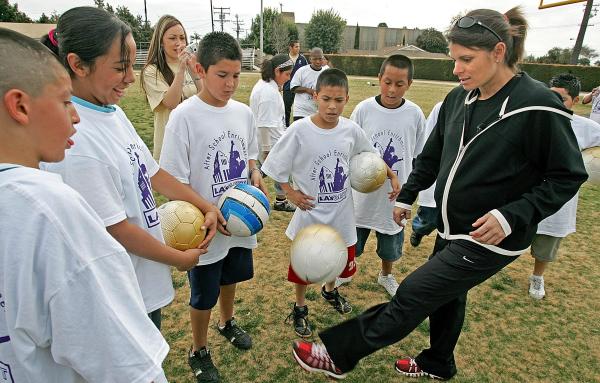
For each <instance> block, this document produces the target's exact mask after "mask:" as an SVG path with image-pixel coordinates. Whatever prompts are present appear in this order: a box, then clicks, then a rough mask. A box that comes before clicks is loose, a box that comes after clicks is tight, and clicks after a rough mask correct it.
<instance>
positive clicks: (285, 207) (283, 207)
mask: <svg viewBox="0 0 600 383" xmlns="http://www.w3.org/2000/svg"><path fill="white" fill-rule="evenodd" d="M273 210H278V211H286V212H288V213H293V212H295V211H296V205H294V204H293V203H291V202H290V201H288V200H287V199H286V200H283V201H279V200H276V201H275V202H273Z"/></svg>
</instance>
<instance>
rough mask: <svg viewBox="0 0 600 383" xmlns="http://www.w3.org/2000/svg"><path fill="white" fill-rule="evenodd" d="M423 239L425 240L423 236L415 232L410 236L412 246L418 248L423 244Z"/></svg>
mask: <svg viewBox="0 0 600 383" xmlns="http://www.w3.org/2000/svg"><path fill="white" fill-rule="evenodd" d="M422 239H423V235H422V234H417V233H415V232H414V231H413V232H412V234H411V235H410V244H411V245H412V247H417V246H419V244H420V243H421V240H422Z"/></svg>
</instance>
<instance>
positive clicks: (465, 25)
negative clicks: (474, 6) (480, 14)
mask: <svg viewBox="0 0 600 383" xmlns="http://www.w3.org/2000/svg"><path fill="white" fill-rule="evenodd" d="M456 25H457V26H458V27H459V28H462V29H469V28H471V27H472V26H473V25H479V26H480V27H482V28H485V29H487V30H488V31H490V32H492V33H493V34H494V36H496V38H497V39H498V41H500V42H502V38H501V37H500V35H498V34H497V33H496V32H494V30H493V29H492V28H490V27H488V26H487V25H485V24H484V23H482V22H481V21H479V20H477V19H476V18H474V17H471V16H463V17H461V18H460V19H458V21H457V22H456Z"/></svg>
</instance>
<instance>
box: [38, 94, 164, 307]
mask: <svg viewBox="0 0 600 383" xmlns="http://www.w3.org/2000/svg"><path fill="white" fill-rule="evenodd" d="M73 101H74V105H75V108H76V109H77V113H79V117H80V118H81V122H80V123H79V124H77V125H76V129H77V133H76V134H75V135H74V136H73V141H74V142H75V145H73V147H72V148H71V149H70V150H68V151H67V154H66V157H65V159H64V160H63V161H62V162H59V163H56V164H44V168H45V169H46V170H48V171H51V172H54V173H58V174H60V175H61V176H62V177H63V180H64V181H65V183H66V184H67V185H69V186H71V187H72V188H73V189H75V190H77V191H78V192H79V193H80V194H81V195H82V196H83V198H85V200H86V201H87V202H88V203H89V204H90V205H91V206H92V208H94V210H95V211H96V213H97V214H98V215H99V216H100V218H101V219H102V221H103V222H104V226H111V225H114V224H116V223H119V222H121V221H123V220H125V219H127V221H129V222H130V223H132V224H135V225H137V226H139V227H141V228H142V229H144V230H146V231H147V232H148V233H149V234H151V235H152V236H153V237H154V238H156V239H158V240H159V241H161V242H164V239H163V236H162V231H161V227H160V220H159V218H158V212H157V210H156V203H155V201H154V196H153V194H152V185H151V183H150V178H151V177H152V176H154V174H156V172H158V170H159V167H158V164H157V163H156V161H155V160H154V158H153V157H152V154H151V153H150V151H149V150H148V148H147V147H146V144H144V142H143V141H142V139H141V138H140V136H139V135H138V134H137V132H136V131H135V129H134V128H133V126H132V125H131V122H130V121H129V120H128V119H127V116H126V115H125V113H124V112H123V110H121V108H119V107H118V106H109V107H99V106H96V105H93V104H90V103H88V102H86V101H84V100H81V99H79V98H77V97H74V98H73ZM129 255H130V256H131V262H132V263H133V268H134V269H135V273H136V276H137V279H138V283H139V285H140V289H141V291H142V296H143V297H144V303H145V304H146V309H147V310H148V312H152V311H154V310H156V309H159V308H161V307H164V306H166V305H168V304H169V303H170V302H171V301H172V300H173V298H174V296H175V290H174V289H173V283H172V281H171V270H170V267H169V266H168V265H165V264H162V263H158V262H154V261H151V260H149V259H146V258H142V257H138V256H137V255H135V254H132V253H129Z"/></svg>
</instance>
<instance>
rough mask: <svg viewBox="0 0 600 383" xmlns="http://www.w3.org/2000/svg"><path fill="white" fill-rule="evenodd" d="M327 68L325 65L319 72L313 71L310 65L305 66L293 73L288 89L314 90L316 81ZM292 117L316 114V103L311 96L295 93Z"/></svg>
mask: <svg viewBox="0 0 600 383" xmlns="http://www.w3.org/2000/svg"><path fill="white" fill-rule="evenodd" d="M328 68H329V66H327V65H325V66H323V67H321V69H320V70H314V69H313V68H312V67H311V66H310V65H305V66H303V67H301V68H300V69H298V70H297V71H296V73H294V78H292V80H291V81H290V89H294V88H295V87H298V86H301V87H303V88H310V89H315V88H316V86H317V79H318V78H319V76H320V75H321V73H323V71H324V70H325V69H328ZM293 109H294V117H307V116H311V115H313V114H315V113H316V112H317V103H316V102H315V101H314V99H313V96H312V94H308V93H296V95H295V96H294V108H293Z"/></svg>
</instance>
